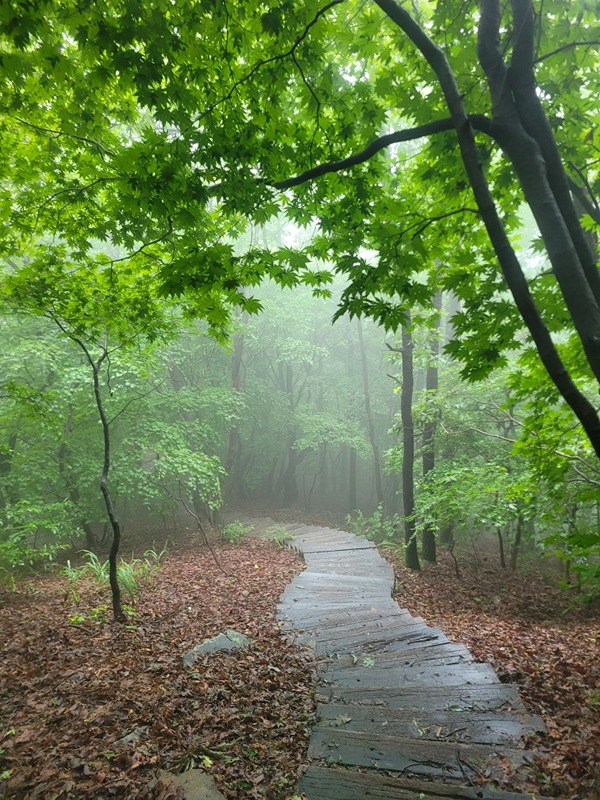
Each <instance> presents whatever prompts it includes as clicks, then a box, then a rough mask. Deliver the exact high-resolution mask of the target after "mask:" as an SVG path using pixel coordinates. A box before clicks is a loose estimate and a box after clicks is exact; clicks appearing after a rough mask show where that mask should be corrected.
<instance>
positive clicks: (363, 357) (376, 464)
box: [357, 317, 385, 511]
mask: <svg viewBox="0 0 600 800" xmlns="http://www.w3.org/2000/svg"><path fill="white" fill-rule="evenodd" d="M357 326H358V346H359V350H360V363H361V367H362V379H363V394H364V402H365V416H366V419H367V431H368V434H369V441H370V442H371V449H372V451H373V471H374V474H375V493H376V495H377V503H378V504H379V505H381V507H382V508H383V503H384V496H383V482H382V480H381V454H380V452H379V445H378V444H377V436H376V435H375V423H374V421H373V410H372V408H371V390H370V388H369V365H368V362H367V350H366V348H365V340H364V336H363V329H362V322H361V320H360V317H359V318H358V319H357ZM384 511H385V509H384Z"/></svg>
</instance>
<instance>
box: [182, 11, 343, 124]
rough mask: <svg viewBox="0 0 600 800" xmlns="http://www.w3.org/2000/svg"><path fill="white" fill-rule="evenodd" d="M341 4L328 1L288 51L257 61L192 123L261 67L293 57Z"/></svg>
mask: <svg viewBox="0 0 600 800" xmlns="http://www.w3.org/2000/svg"><path fill="white" fill-rule="evenodd" d="M343 2H344V0H330V2H329V3H327V4H326V5H324V6H323V7H322V8H320V9H319V10H318V11H317V13H316V14H315V15H314V17H313V18H312V19H311V21H310V22H308V23H307V24H306V26H305V28H304V30H303V31H302V33H301V34H300V36H299V37H298V38H297V39H296V41H295V42H294V44H293V45H292V46H291V47H290V48H289V49H288V50H286V51H285V52H283V53H278V54H277V55H276V56H271V57H270V58H263V59H261V60H260V61H257V62H256V64H255V65H254V66H253V67H252V68H251V69H250V71H249V72H247V73H246V74H245V75H244V76H243V77H241V78H239V79H238V80H237V81H235V83H234V84H233V86H232V87H231V88H230V89H229V91H228V92H227V93H226V94H224V95H223V96H222V97H221V98H220V99H219V100H217V101H216V102H214V103H213V104H212V105H211V106H210V107H209V108H207V109H206V111H203V112H202V114H200V115H199V116H198V117H196V119H195V120H194V122H195V123H196V124H197V123H198V122H201V121H202V120H203V119H204V117H206V116H207V115H208V114H211V113H212V112H213V111H214V110H215V108H218V106H220V105H222V104H223V103H226V102H227V100H230V99H231V98H232V97H233V94H234V93H235V91H236V89H238V87H240V86H241V85H242V84H243V83H245V82H246V81H247V80H250V78H251V77H252V76H253V75H254V73H255V72H258V70H259V69H261V68H262V67H266V65H267V64H273V63H275V62H277V61H283V59H284V58H288V57H289V56H293V55H294V53H295V51H296V49H297V48H298V47H299V46H300V45H301V44H302V42H303V41H304V40H305V39H306V37H307V36H308V34H309V33H310V30H311V28H313V27H314V26H315V25H316V24H317V22H318V21H319V20H320V18H321V17H322V16H323V15H324V14H326V13H327V12H328V11H329V9H331V8H333V7H334V6H338V5H340V3H343ZM302 77H304V76H302ZM309 88H310V87H309Z"/></svg>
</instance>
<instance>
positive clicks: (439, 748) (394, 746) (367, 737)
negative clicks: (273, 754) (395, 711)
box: [308, 726, 531, 783]
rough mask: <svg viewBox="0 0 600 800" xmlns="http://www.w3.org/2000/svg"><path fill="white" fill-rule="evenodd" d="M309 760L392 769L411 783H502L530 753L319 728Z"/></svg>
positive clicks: (495, 747) (312, 739)
mask: <svg viewBox="0 0 600 800" xmlns="http://www.w3.org/2000/svg"><path fill="white" fill-rule="evenodd" d="M308 758H309V759H311V758H312V759H314V758H323V759H326V760H328V761H329V762H330V763H332V764H337V763H341V764H346V765H350V766H356V767H370V768H376V769H381V770H392V771H394V772H401V773H402V774H403V775H404V776H406V777H407V778H411V777H412V778H418V777H427V778H436V779H440V778H441V779H443V780H444V781H450V782H458V783H462V782H464V781H465V780H467V781H469V780H473V781H475V780H481V779H482V778H485V779H486V780H488V781H497V780H502V779H503V778H504V777H505V768H506V767H507V766H509V765H510V769H511V770H514V769H515V768H517V767H519V766H520V765H522V764H523V763H528V762H529V761H530V760H531V753H528V752H527V751H525V750H517V749H515V748H509V747H505V746H495V745H487V744H463V743H461V742H447V741H441V740H435V741H433V740H430V739H429V740H425V739H413V738H408V737H407V738H401V737H397V736H385V735H382V734H375V733H371V732H369V733H361V732H356V731H350V730H345V729H342V728H328V727H320V726H317V727H316V728H314V729H313V731H312V734H311V737H310V744H309V747H308Z"/></svg>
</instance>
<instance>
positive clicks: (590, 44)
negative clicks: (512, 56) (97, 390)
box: [533, 39, 600, 64]
mask: <svg viewBox="0 0 600 800" xmlns="http://www.w3.org/2000/svg"><path fill="white" fill-rule="evenodd" d="M598 45H600V40H599V39H591V40H590V41H587V42H586V41H581V42H569V43H568V44H563V45H562V46H561V47H557V48H556V49H555V50H550V52H549V53H544V54H543V55H541V56H538V57H537V58H536V59H534V61H533V63H534V64H539V63H540V61H545V60H546V59H547V58H551V57H552V56H556V55H558V54H559V53H563V52H564V51H565V50H572V49H573V47H598Z"/></svg>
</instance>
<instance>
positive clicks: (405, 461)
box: [400, 312, 421, 569]
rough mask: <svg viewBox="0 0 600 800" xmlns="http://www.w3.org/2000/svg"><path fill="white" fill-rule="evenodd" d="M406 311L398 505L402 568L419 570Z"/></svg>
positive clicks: (409, 335) (411, 362) (410, 342)
mask: <svg viewBox="0 0 600 800" xmlns="http://www.w3.org/2000/svg"><path fill="white" fill-rule="evenodd" d="M410 326H411V318H410V312H407V313H406V321H405V323H404V324H403V325H402V388H401V406H400V415H401V420H402V502H403V505H404V542H405V544H406V566H407V567H409V569H420V567H421V565H420V563H419V554H418V549H417V533H416V521H415V472H414V471H415V426H414V422H413V408H412V404H413V392H414V384H415V377H414V358H413V339H412V331H411V327H410Z"/></svg>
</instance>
